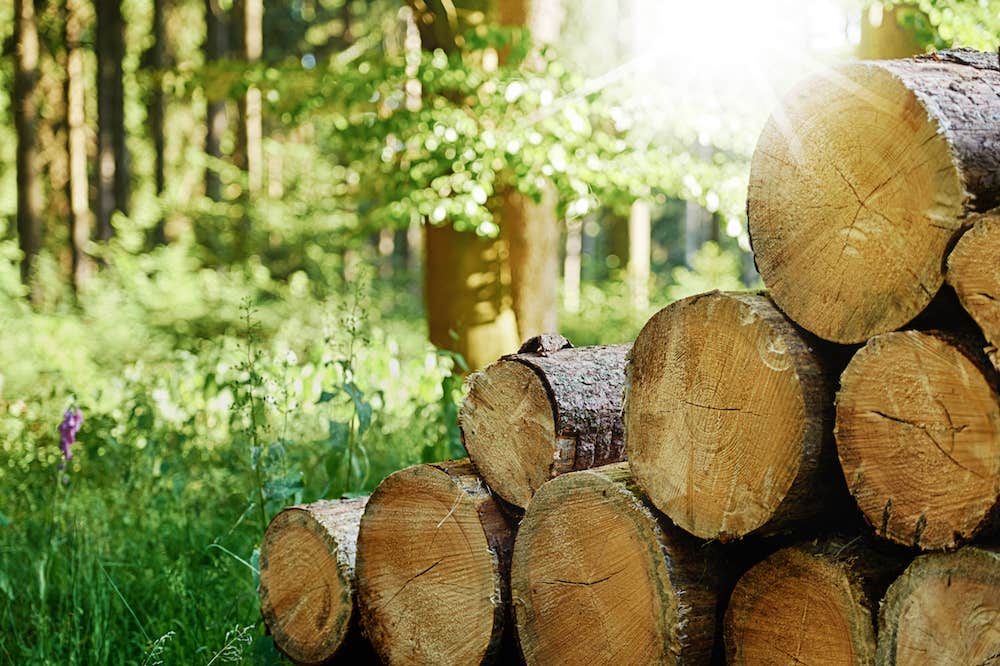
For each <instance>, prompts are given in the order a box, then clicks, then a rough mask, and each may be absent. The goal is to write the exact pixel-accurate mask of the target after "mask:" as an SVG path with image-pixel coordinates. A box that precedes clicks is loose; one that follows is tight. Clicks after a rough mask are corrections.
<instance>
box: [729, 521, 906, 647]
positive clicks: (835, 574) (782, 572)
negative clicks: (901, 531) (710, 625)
mask: <svg viewBox="0 0 1000 666" xmlns="http://www.w3.org/2000/svg"><path fill="white" fill-rule="evenodd" d="M908 561H909V560H908V558H906V557H905V554H903V553H901V552H895V551H887V550H885V548H884V547H883V546H882V545H881V544H877V543H869V542H867V541H865V540H862V539H861V538H854V539H851V540H846V539H843V538H833V539H825V540H823V541H819V542H813V543H809V544H803V545H799V546H794V547H791V548H784V549H782V550H779V551H778V552H776V553H774V554H773V555H771V556H770V557H768V558H767V559H766V560H764V561H763V562H760V563H759V564H757V565H756V566H754V567H753V568H752V569H750V570H749V571H747V572H746V573H745V574H743V576H742V577H741V578H740V580H739V582H738V583H737V584H736V588H735V589H734V590H733V593H732V595H731V596H730V598H729V607H728V608H727V609H726V618H725V632H724V633H725V640H726V663H727V664H732V665H740V664H786V663H795V664H858V665H870V666H874V664H875V619H874V612H875V610H876V609H877V608H878V602H879V600H880V599H881V598H882V595H883V594H884V593H885V590H886V588H887V587H888V586H889V583H891V582H892V581H893V579H895V577H896V576H898V575H899V573H900V572H901V571H902V570H903V567H905V566H906V564H907V563H908Z"/></svg>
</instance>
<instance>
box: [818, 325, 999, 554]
mask: <svg viewBox="0 0 1000 666" xmlns="http://www.w3.org/2000/svg"><path fill="white" fill-rule="evenodd" d="M977 347H978V348H981V347H982V345H981V344H978V345H977V344H969V343H967V342H965V341H963V340H960V339H958V338H956V337H955V336H952V335H948V334H945V333H941V332H937V331H926V332H919V331H902V332H897V333H886V334H884V335H879V336H876V337H874V338H872V339H871V340H870V341H869V342H868V344H867V345H865V346H864V347H863V348H862V349H861V350H860V351H859V352H858V353H857V354H856V355H855V357H854V358H853V359H852V360H851V362H850V364H849V365H848V366H847V369H846V370H845V371H844V374H843V376H842V377H841V388H840V391H839V393H838V394H837V419H836V439H837V450H838V453H839V456H840V464H841V467H843V470H844V476H845V478H846V479H847V485H848V487H849V489H850V491H851V494H852V495H853V496H854V498H855V500H856V501H857V503H858V506H859V507H860V508H861V511H862V513H863V514H864V515H865V518H866V519H867V521H868V522H869V523H870V524H871V525H872V526H873V527H874V528H875V529H876V531H877V532H878V533H879V534H880V535H881V536H883V537H886V538H888V539H891V540H892V541H895V542H897V543H901V544H904V545H908V546H914V547H919V548H924V549H939V548H954V547H955V546H957V545H958V544H960V543H961V542H963V541H966V540H969V539H972V538H973V537H975V536H977V535H979V534H986V533H991V532H993V531H995V530H996V527H997V516H998V514H1000V511H998V508H1000V499H998V498H1000V407H998V406H997V400H998V396H997V390H996V385H995V383H994V382H995V379H994V370H993V369H992V367H991V366H990V364H989V362H988V361H987V360H986V357H985V356H984V355H983V354H982V352H981V351H979V349H977Z"/></svg>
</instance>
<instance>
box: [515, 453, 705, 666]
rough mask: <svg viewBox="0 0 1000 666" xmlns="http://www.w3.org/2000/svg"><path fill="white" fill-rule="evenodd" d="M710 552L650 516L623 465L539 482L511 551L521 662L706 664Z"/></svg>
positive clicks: (621, 665) (663, 520)
mask: <svg viewBox="0 0 1000 666" xmlns="http://www.w3.org/2000/svg"><path fill="white" fill-rule="evenodd" d="M723 579H724V576H723V575H721V568H720V563H719V560H718V557H717V553H716V552H715V550H714V549H713V547H712V546H710V545H706V544H704V543H701V542H699V541H698V540H696V539H694V538H693V537H691V536H689V535H687V534H685V533H684V532H683V531H681V530H679V529H678V528H677V527H675V526H674V525H672V524H671V523H670V521H669V520H667V519H666V518H664V517H663V516H661V515H659V514H658V513H657V512H656V511H655V510H654V509H653V507H652V506H651V505H650V504H649V503H648V502H647V501H646V499H645V498H644V497H643V496H642V493H641V492H640V491H639V490H638V489H637V488H636V487H635V485H634V484H633V483H632V480H631V478H630V475H629V471H628V466H627V465H626V464H625V463H619V464H616V465H609V466H606V467H599V468H595V469H592V470H585V471H582V472H574V473H571V474H566V475H564V476H560V477H558V478H556V479H554V480H553V481H550V482H548V483H546V484H545V485H544V486H542V487H541V488H540V489H539V491H538V493H536V495H535V497H534V499H532V501H531V504H529V505H528V509H527V511H526V512H525V515H524V520H523V521H522V522H521V526H520V528H519V530H518V537H517V541H516V543H515V545H514V559H513V562H512V564H511V597H512V599H513V604H514V613H515V619H516V622H517V634H518V638H519V640H520V643H521V650H522V653H523V654H524V658H525V661H526V662H527V663H528V664H569V665H573V664H586V665H593V664H615V665H616V666H626V665H629V664H667V663H669V664H706V663H709V661H710V659H711V656H712V653H713V648H714V646H715V643H716V640H715V639H716V634H717V623H718V614H719V613H718V595H719V588H720V587H721V585H722V584H723V582H722V581H723Z"/></svg>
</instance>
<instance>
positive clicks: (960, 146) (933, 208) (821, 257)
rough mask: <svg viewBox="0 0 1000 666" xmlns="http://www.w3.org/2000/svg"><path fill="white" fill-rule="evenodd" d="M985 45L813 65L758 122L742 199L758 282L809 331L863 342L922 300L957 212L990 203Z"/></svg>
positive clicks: (990, 98)
mask: <svg viewBox="0 0 1000 666" xmlns="http://www.w3.org/2000/svg"><path fill="white" fill-rule="evenodd" d="M998 113H1000V69H998V68H997V67H996V54H985V53H978V52H974V51H966V50H956V51H946V52H941V53H938V54H933V55H932V56H925V57H918V58H914V59H910V60H894V61H877V62H861V63H853V64H849V65H843V66H840V67H837V68H834V69H830V70H826V71H824V72H822V73H820V74H818V75H816V76H814V77H813V78H811V79H808V80H807V81H805V82H803V83H801V84H799V85H798V86H797V87H795V88H794V89H793V90H792V91H791V92H790V93H789V94H788V95H787V96H786V97H785V98H784V100H783V101H782V104H781V106H780V108H779V109H778V110H777V111H775V113H774V114H773V115H772V116H771V119H770V120H769V121H768V123H767V125H766V126H765V128H764V131H763V132H762V134H761V137H760V140H759V141H758V144H757V149H756V151H755V153H754V156H753V160H752V164H751V171H750V186H749V192H748V198H747V211H748V216H749V229H750V238H751V242H752V244H753V250H754V257H755V260H756V262H757V267H758V270H759V271H760V274H761V276H762V277H763V279H764V283H765V284H766V285H767V286H768V288H769V289H770V290H771V294H772V297H773V298H774V300H775V302H776V303H777V304H778V306H779V307H781V309H782V310H784V311H785V312H786V313H787V314H788V316H789V317H791V318H792V319H793V320H794V321H796V322H797V323H799V324H800V325H801V326H803V327H805V328H806V329H808V330H810V331H812V332H813V333H815V334H816V335H818V336H820V337H822V338H825V339H827V340H832V341H834V342H841V343H857V342H863V341H865V340H866V339H868V338H869V337H871V336H873V335H876V334H878V333H884V332H888V331H892V330H895V329H897V328H899V327H901V326H903V325H904V324H906V323H907V322H908V321H910V320H912V319H913V318H914V317H915V316H917V315H918V314H919V313H920V312H921V311H923V310H924V308H926V307H927V305H928V304H929V303H930V302H931V300H932V299H933V297H934V295H935V294H936V293H937V291H938V289H939V288H940V287H941V284H942V282H943V279H944V276H943V259H944V257H945V255H946V253H947V252H948V250H949V248H950V246H951V244H952V243H953V242H954V239H955V237H956V235H957V234H958V233H959V232H960V231H961V229H962V228H964V226H966V225H967V224H968V222H967V221H966V219H965V216H966V215H967V213H969V212H970V211H976V210H978V211H982V210H987V209H989V208H991V207H992V206H995V205H996V204H997V202H998V200H1000V142H998V141H996V140H995V137H996V134H997V123H996V117H997V114H998Z"/></svg>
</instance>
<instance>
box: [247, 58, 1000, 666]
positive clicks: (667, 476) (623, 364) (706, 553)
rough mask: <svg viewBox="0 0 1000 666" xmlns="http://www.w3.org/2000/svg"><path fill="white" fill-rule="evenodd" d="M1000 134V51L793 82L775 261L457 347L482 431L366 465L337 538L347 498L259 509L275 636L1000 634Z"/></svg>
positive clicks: (332, 648)
mask: <svg viewBox="0 0 1000 666" xmlns="http://www.w3.org/2000/svg"><path fill="white" fill-rule="evenodd" d="M998 137H1000V65H998V62H997V60H996V56H995V55H994V54H982V53H976V52H972V51H965V50H959V51H949V52H943V53H940V54H935V55H933V56H929V57H920V58H916V59H911V60H905V61H890V62H879V63H857V64H852V65H847V66H844V67H840V68H836V69H834V70H831V71H827V72H825V73H823V74H821V75H819V76H818V77H816V78H814V79H812V80H810V81H807V82H805V83H803V84H802V85H800V86H799V87H798V88H796V89H795V90H793V91H792V93H790V95H789V97H788V98H787V99H786V101H785V103H784V105H783V109H782V110H780V111H779V112H777V113H775V115H774V116H773V118H772V119H771V120H770V121H769V123H768V126H767V128H766V129H765V130H764V132H763V134H762V135H761V139H760V143H759V145H758V148H757V151H756V153H755V155H754V159H753V164H752V168H751V182H750V190H749V195H748V213H749V223H750V232H751V237H752V242H753V249H754V252H755V258H756V261H757V264H758V266H759V268H760V271H761V275H762V276H763V278H764V281H765V284H766V285H767V287H768V288H769V291H768V292H765V293H722V292H710V293H707V294H701V295H699V296H694V297H691V298H688V299H684V300H681V301H678V302H676V303H673V304H671V305H669V306H667V307H666V308H664V309H663V310H661V311H660V312H658V313H657V314H655V315H654V316H653V317H652V318H651V319H650V320H649V322H647V324H646V326H645V327H644V328H643V329H642V331H641V332H640V333H639V336H638V338H637V339H636V341H635V343H634V345H632V346H631V347H629V346H627V345H623V346H612V347H584V348H573V347H572V346H571V345H569V344H568V342H567V341H566V340H565V339H563V338H561V337H559V336H555V335H551V336H542V337H541V338H536V339H533V340H531V341H529V342H528V343H526V345H525V346H524V347H522V349H521V350H520V351H519V353H517V354H514V355H511V356H506V357H503V358H501V359H499V360H498V361H497V362H495V363H494V364H493V365H490V366H489V367H487V368H486V369H485V370H484V371H482V372H481V373H477V374H474V375H472V376H471V377H470V378H469V381H468V388H469V393H468V397H467V399H466V400H465V402H464V404H463V406H462V409H461V417H460V427H461V431H462V437H463V443H464V445H465V447H466V449H467V451H468V453H469V456H470V460H465V461H457V462H443V463H434V464H429V465H418V466H416V467H412V468H409V469H406V470H403V471H400V472H397V473H395V474H392V475H390V476H389V477H387V478H386V479H385V480H384V481H383V482H382V483H381V484H379V486H378V487H377V488H376V489H375V491H374V493H373V494H372V496H371V499H370V500H369V501H368V502H367V505H366V506H365V508H364V513H363V515H361V513H360V510H358V509H357V507H355V508H354V509H353V510H352V513H351V516H352V518H351V519H350V520H349V521H348V522H351V523H352V524H353V525H355V529H357V532H356V539H357V555H356V562H351V566H347V562H348V560H349V559H350V557H349V556H350V555H351V553H353V551H352V550H351V546H350V541H351V539H352V538H354V537H353V535H352V534H351V533H350V532H345V533H343V534H342V533H341V532H338V531H337V529H335V524H339V522H340V521H339V519H338V520H335V521H331V520H330V519H328V518H327V517H324V516H327V512H329V511H330V510H331V506H337V507H341V506H342V505H339V504H338V505H329V504H326V503H323V504H320V505H309V506H305V507H296V508H295V509H293V510H289V511H286V512H283V513H282V514H279V516H278V517H277V518H275V521H274V523H272V526H271V527H270V528H269V529H268V532H267V534H266V535H265V540H264V541H265V543H264V545H263V546H262V552H261V588H260V592H261V599H262V607H263V611H264V616H265V620H266V621H267V624H268V627H269V628H270V630H271V632H272V634H273V635H274V637H275V642H276V643H278V644H279V646H280V647H281V649H282V650H284V651H285V652H286V653H287V654H288V655H289V656H291V657H292V658H293V659H294V660H296V661H299V662H302V663H317V661H321V660H323V659H328V658H330V657H331V656H332V657H336V658H340V657H342V655H343V654H344V652H343V649H344V648H343V647H341V646H342V645H346V644H347V643H348V642H350V640H352V639H351V638H350V637H351V634H352V631H353V630H352V627H355V626H360V629H361V630H362V631H363V633H364V635H365V636H366V638H367V640H368V641H370V643H371V644H372V645H373V646H374V649H375V651H376V652H377V654H378V657H379V658H380V659H381V660H382V661H383V662H385V663H388V664H489V663H516V662H518V661H520V660H521V659H523V660H524V661H526V662H527V663H531V664H551V663H558V664H585V665H586V666H592V665H596V664H614V665H615V666H621V665H622V664H645V663H670V664H705V663H714V662H717V661H719V660H721V659H722V658H723V655H724V656H725V658H726V660H727V661H728V662H731V663H734V664H774V663H777V664H793V663H824V664H840V663H843V664H876V663H877V664H925V663H949V664H987V663H993V662H994V661H996V660H997V656H998V655H1000V629H998V627H1000V621H998V620H1000V554H998V551H997V550H995V547H994V546H990V545H989V544H990V541H989V539H991V538H992V537H995V536H996V535H998V534H1000V392H998V391H1000V381H998V370H997V367H996V366H995V365H994V364H995V362H996V359H997V358H998V356H1000V354H998V353H997V352H996V349H997V347H998V344H997V341H998V340H1000V308H998V306H997V302H998V299H1000V268H998V266H1000V212H998V210H1000V209H996V206H997V204H998V203H1000V139H998ZM945 281H947V285H948V287H947V288H944V289H942V285H944V283H945ZM956 311H964V312H967V313H968V317H966V316H965V315H964V314H963V315H961V317H958V316H954V315H953V314H951V315H950V314H948V313H949V312H951V313H954V312H956ZM977 328H978V330H977ZM901 329H902V330H901ZM991 360H992V361H993V363H991ZM623 394H624V399H623ZM626 459H627V461H626ZM337 511H341V509H339V508H338V509H337ZM343 511H344V512H346V509H343ZM338 515H340V514H338ZM344 515H345V516H346V513H344ZM345 520H347V519H346V518H345ZM277 581H284V583H283V584H281V585H279V584H278V582H277ZM352 591H353V592H352ZM352 618H357V619H356V620H355V619H352ZM338 650H339V651H338Z"/></svg>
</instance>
